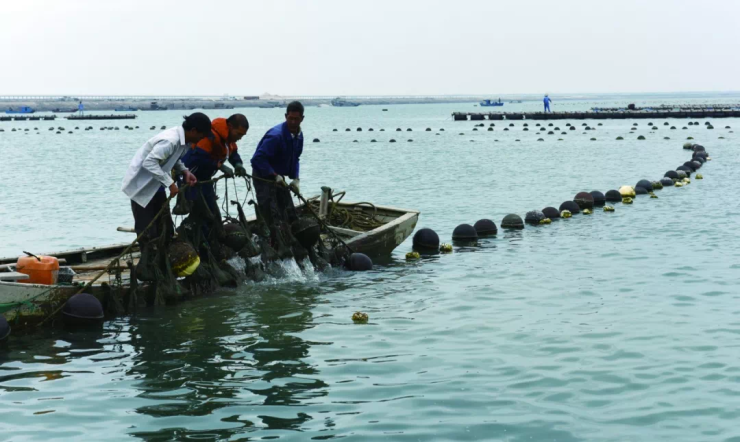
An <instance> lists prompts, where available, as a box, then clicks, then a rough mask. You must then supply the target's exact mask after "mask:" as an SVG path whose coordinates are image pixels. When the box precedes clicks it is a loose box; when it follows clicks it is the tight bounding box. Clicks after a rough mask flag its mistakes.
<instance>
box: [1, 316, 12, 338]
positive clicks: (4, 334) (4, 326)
mask: <svg viewBox="0 0 740 442" xmlns="http://www.w3.org/2000/svg"><path fill="white" fill-rule="evenodd" d="M8 336H10V324H8V320H7V319H5V316H0V342H3V341H5V340H6V339H8Z"/></svg>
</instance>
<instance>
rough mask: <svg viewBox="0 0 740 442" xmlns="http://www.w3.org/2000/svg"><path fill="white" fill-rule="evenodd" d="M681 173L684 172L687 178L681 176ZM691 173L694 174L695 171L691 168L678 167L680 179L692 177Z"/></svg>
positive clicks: (677, 171)
mask: <svg viewBox="0 0 740 442" xmlns="http://www.w3.org/2000/svg"><path fill="white" fill-rule="evenodd" d="M681 172H683V173H684V174H685V175H686V176H681ZM691 172H693V170H691V168H690V167H686V166H678V167H676V173H677V174H678V177H679V178H682V179H683V178H686V177H690V176H691Z"/></svg>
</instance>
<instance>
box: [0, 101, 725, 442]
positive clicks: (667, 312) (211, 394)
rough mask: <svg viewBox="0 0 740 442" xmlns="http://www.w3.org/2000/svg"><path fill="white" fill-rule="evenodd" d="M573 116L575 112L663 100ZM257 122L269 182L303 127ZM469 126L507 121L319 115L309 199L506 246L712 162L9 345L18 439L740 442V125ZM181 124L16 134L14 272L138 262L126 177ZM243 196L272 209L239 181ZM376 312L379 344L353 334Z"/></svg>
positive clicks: (11, 203) (257, 118)
mask: <svg viewBox="0 0 740 442" xmlns="http://www.w3.org/2000/svg"><path fill="white" fill-rule="evenodd" d="M553 98H554V99H555V101H554V102H553V110H569V111H575V110H585V109H588V108H590V107H592V106H600V107H605V106H624V105H626V104H627V103H629V102H635V103H636V104H638V106H639V105H640V104H642V103H646V102H650V103H654V102H655V101H656V100H655V99H651V100H647V99H644V98H641V97H620V98H619V99H615V100H600V101H587V100H573V101H560V102H559V101H558V100H557V97H553ZM727 100H729V101H732V102H734V101H740V99H737V98H735V99H734V100H733V99H731V98H730V99H727ZM661 101H662V102H675V103H684V102H690V101H692V99H688V98H684V97H675V98H672V99H665V100H661ZM693 101H696V102H701V101H704V102H707V101H708V102H717V101H721V99H719V98H716V97H707V98H704V99H701V97H700V98H696V99H693ZM539 107H540V103H523V104H508V103H507V104H506V105H505V106H504V108H503V110H505V111H510V112H511V111H528V110H539ZM384 108H385V109H388V110H387V111H385V112H384V111H383V110H382V109H384ZM497 110H499V109H497ZM241 111H242V112H244V113H245V114H246V115H247V117H248V118H249V120H250V125H251V126H250V130H249V133H248V134H247V136H246V137H245V138H244V139H243V140H242V141H241V142H240V144H239V146H240V147H239V151H240V153H241V154H242V156H243V158H244V159H245V161H248V159H249V158H250V156H251V153H252V152H253V151H254V148H255V146H256V144H257V143H258V141H259V139H260V137H261V136H262V134H263V133H264V132H265V131H266V130H267V129H268V128H269V127H271V126H272V125H274V124H277V123H279V122H280V121H281V120H282V119H283V113H284V111H283V110H282V109H244V110H241ZM453 111H487V109H485V108H483V109H481V108H478V107H475V106H474V104H473V103H462V104H440V105H398V106H390V105H387V106H360V107H357V108H332V107H321V108H307V109H306V118H305V121H304V124H303V130H304V136H305V139H306V143H305V148H304V153H303V156H302V157H301V184H302V185H301V187H302V191H303V192H304V193H305V194H307V195H312V194H317V193H319V191H320V186H322V185H328V186H331V187H332V188H333V189H335V191H342V190H346V191H347V197H346V199H347V200H351V201H370V202H373V203H375V204H380V205H389V206H395V207H400V208H408V209H415V210H420V211H421V215H420V218H419V224H418V225H417V228H420V227H430V228H433V229H434V230H436V231H437V232H438V233H439V235H440V237H441V239H442V241H443V242H450V239H451V238H450V236H451V232H452V230H453V229H454V227H455V226H456V225H458V224H460V223H470V224H472V223H474V222H475V221H476V220H478V219H481V218H490V219H492V220H494V221H495V222H496V224H497V225H498V224H500V221H501V219H502V218H503V216H504V215H506V214H508V213H516V214H519V215H520V216H522V217H523V216H524V214H525V212H526V211H528V210H534V209H537V210H541V209H542V208H544V207H546V206H555V207H558V206H559V205H560V204H561V203H562V202H563V201H566V200H570V199H572V198H573V196H574V195H575V194H576V193H577V192H580V191H591V190H600V191H602V192H606V191H607V190H609V189H618V188H619V187H620V186H622V185H634V184H635V183H636V182H637V181H638V180H640V179H643V178H646V179H650V180H658V179H659V178H661V177H662V176H663V174H664V173H665V172H666V171H667V170H670V169H675V168H676V167H677V166H679V165H681V164H682V163H683V162H684V161H687V160H688V159H689V158H690V156H691V155H690V152H689V151H686V150H683V149H682V144H683V143H684V142H686V139H687V138H688V137H693V138H694V140H693V142H697V143H700V144H702V145H703V146H705V148H706V149H707V151H708V152H709V153H710V156H711V158H712V161H709V162H707V163H706V164H705V165H704V166H703V167H702V168H701V170H700V173H701V174H703V176H704V179H703V180H697V179H695V177H693V178H692V182H691V184H690V185H688V186H685V187H683V188H665V189H663V190H660V191H656V194H657V195H658V197H659V198H658V199H649V198H648V197H647V196H644V197H643V196H640V197H637V198H636V200H635V203H634V204H632V205H622V204H621V203H617V204H615V209H616V210H615V212H614V213H604V212H602V211H600V210H596V211H595V213H594V214H593V215H590V216H584V215H580V214H579V215H574V216H573V218H571V219H567V220H563V219H561V220H557V221H554V222H553V223H552V224H551V225H547V226H538V227H527V228H526V229H524V230H523V231H500V232H499V235H498V236H497V237H495V238H491V239H485V240H482V241H480V243H479V245H478V246H477V247H465V248H456V249H455V251H454V253H452V254H449V255H438V256H433V257H427V258H425V259H422V260H419V261H412V262H407V261H406V260H405V259H404V255H405V254H406V253H407V252H409V251H410V250H411V239H410V238H409V239H408V240H407V241H406V242H404V243H403V244H402V245H401V246H399V247H398V248H397V249H396V250H395V251H394V253H393V255H392V256H390V257H388V258H387V259H384V260H377V261H376V266H375V269H374V270H373V271H370V272H364V273H349V272H346V271H343V270H339V269H333V270H331V271H329V272H325V273H316V272H311V271H302V270H301V267H300V266H298V264H297V263H295V262H286V263H282V264H281V268H280V272H278V273H279V274H280V277H271V278H269V279H268V280H267V281H265V282H263V283H248V284H245V285H244V286H242V287H240V288H239V289H237V290H233V291H224V292H221V293H219V294H217V295H214V296H209V297H204V298H200V299H196V300H191V301H187V302H183V303H181V304H179V305H176V306H168V307H164V308H156V309H154V308H152V309H143V310H141V311H139V312H138V314H137V315H136V316H134V317H120V318H117V319H114V320H110V321H107V322H106V323H105V324H104V327H103V329H102V330H100V331H74V330H72V331H68V330H62V329H57V330H41V331H38V332H35V333H32V334H29V335H25V336H20V335H13V336H11V339H10V342H9V343H8V346H7V348H6V349H4V350H0V415H2V419H0V439H3V440H16V441H21V440H44V441H46V440H83V439H84V440H130V439H131V438H134V439H136V438H138V439H142V440H151V441H155V440H183V439H187V440H257V439H280V440H300V441H302V440H311V439H319V440H320V439H331V438H345V440H381V439H382V440H414V441H416V440H504V441H625V440H644V441H672V442H674V441H732V440H740V426H738V424H737V422H738V419H739V418H740V406H739V405H738V404H740V362H739V360H740V358H739V356H740V350H738V348H739V346H740V307H738V283H740V252H738V250H739V249H740V239H738V233H737V232H738V231H740V226H739V225H738V216H739V215H740V209H738V203H737V195H738V193H739V192H740V184H738V180H737V179H736V177H735V172H733V171H736V168H737V165H738V164H740V162H739V161H738V160H739V159H740V153H739V152H740V151H739V149H738V137H737V134H736V133H734V131H735V130H737V129H739V128H740V121H738V120H736V119H714V120H712V124H713V125H714V130H708V129H707V128H706V126H705V124H704V123H705V121H704V120H695V121H699V123H700V124H699V125H696V126H694V125H691V126H688V122H689V121H690V120H668V122H669V126H664V125H663V123H664V122H665V120H654V121H652V123H654V124H655V125H656V126H657V128H658V129H657V130H653V129H650V128H649V127H648V124H647V123H648V121H646V120H599V121H593V120H590V121H586V123H587V124H588V125H589V126H591V127H593V128H595V130H593V131H585V130H583V126H581V124H582V123H583V122H582V121H554V122H553V124H554V126H553V127H552V128H550V127H548V130H550V129H554V127H555V126H557V127H559V128H560V130H559V131H557V132H556V133H555V134H554V135H547V134H546V132H545V133H542V132H540V131H539V130H537V129H539V127H537V126H535V124H536V123H540V124H545V125H547V124H549V122H537V121H527V122H526V123H528V125H529V127H528V128H529V131H524V130H523V123H525V122H523V121H516V122H513V124H514V126H513V127H509V122H503V121H493V122H490V121H482V122H477V121H476V122H472V121H469V122H455V121H452V120H451V117H450V114H451V113H452V112H453ZM231 112H232V111H214V112H211V111H208V113H209V114H210V115H211V116H212V117H216V116H228V115H229V113H231ZM183 113H184V111H167V112H139V118H138V119H137V120H134V121H130V120H127V121H107V122H102V121H101V122H98V121H87V122H84V121H81V122H74V123H69V122H66V121H64V120H57V121H55V122H44V121H38V122H36V121H34V122H30V121H29V122H0V128H3V129H4V130H5V132H2V133H0V152H2V153H3V163H4V169H3V170H4V174H3V175H4V176H3V179H2V180H0V194H1V195H2V198H1V199H0V201H1V204H0V255H16V254H20V253H21V250H29V251H33V252H38V253H44V252H51V251H58V250H63V249H68V248H75V247H90V246H98V245H104V244H110V243H118V242H126V241H130V240H132V239H133V237H132V235H130V234H125V233H119V232H117V231H116V230H115V229H116V227H118V226H129V227H130V226H131V225H132V223H133V220H132V217H131V213H130V204H129V201H128V200H127V199H126V197H125V196H124V195H123V194H122V193H121V192H120V183H121V179H122V177H123V173H124V171H125V170H126V167H127V165H128V162H129V161H130V159H131V158H132V157H133V155H134V152H135V151H136V149H138V148H139V147H140V146H141V145H142V144H143V143H144V142H145V141H146V140H147V138H149V137H151V136H153V135H154V134H156V133H157V132H158V130H159V128H160V126H162V125H165V126H168V127H170V126H173V125H176V124H179V123H180V121H181V116H182V114H183ZM692 121H694V120H692ZM567 122H570V123H571V124H573V125H575V126H576V128H577V129H578V130H574V131H570V130H566V129H567V127H566V126H565V123H567ZM480 123H483V124H484V127H482V128H480V127H478V128H477V129H478V130H477V131H474V130H473V129H474V128H475V126H476V125H477V124H480ZM491 123H494V124H495V126H494V130H493V131H488V130H487V129H488V127H489V125H490V124H491ZM599 123H601V126H599V125H598V124H599ZM633 123H638V126H637V130H634V131H632V130H630V128H631V127H633ZM124 125H132V126H136V125H138V126H139V128H138V129H134V130H130V131H129V130H124V129H123V126H124ZM152 125H154V126H156V127H157V129H156V130H150V129H149V127H150V126H152ZM52 126H53V127H55V128H56V127H60V126H61V127H64V128H65V129H66V130H65V131H64V132H63V133H60V134H56V130H55V131H49V130H48V128H49V127H52ZM75 126H79V127H80V128H81V129H80V130H76V129H74V128H75ZM87 126H93V127H94V130H91V131H84V130H82V128H84V127H87ZM101 126H106V127H115V126H118V127H119V128H120V129H119V130H118V131H115V130H111V131H108V130H105V131H101V130H100V129H99V128H100V127H101ZM670 126H676V129H675V130H671V129H670ZM684 126H686V127H687V129H682V128H683V127H684ZM725 126H730V129H725ZM13 127H15V128H17V129H18V128H21V129H25V128H29V129H33V128H34V127H38V129H39V130H38V134H37V133H36V131H34V130H30V131H29V132H25V131H22V130H21V131H20V132H19V131H16V132H11V128H13ZM358 127H361V128H362V131H361V132H359V131H357V128H358ZM347 128H349V129H350V131H346V129H347ZM370 128H372V129H373V131H369V129H370ZM397 128H400V129H402V130H401V131H400V132H398V131H396V129H397ZM409 128H411V129H412V131H410V132H409V131H407V129H409ZM427 128H430V129H431V131H426V129H427ZM504 128H508V129H509V130H508V131H505V130H504ZM333 129H337V131H336V132H334V131H333ZM381 129H384V131H381ZM441 129H444V131H442V130H441ZM70 130H72V131H73V132H74V133H73V134H69V133H67V132H69V131H70ZM563 131H564V132H566V134H565V135H561V132H563ZM639 135H643V136H645V137H646V140H645V141H638V140H637V137H638V136H639ZM618 136H622V137H624V140H622V141H617V140H616V138H617V137H618ZM664 137H669V138H670V139H669V140H665V139H664ZM720 137H723V138H724V139H720ZM314 138H318V139H319V140H320V142H317V143H314V142H312V140H313V139H314ZM539 138H542V139H544V141H537V140H538V139H539ZM591 138H596V140H595V141H591ZM373 139H375V140H376V142H374V143H373V142H371V140H373ZM390 139H395V140H396V142H395V143H390V142H389V140H390ZM560 139H562V141H561V140H560ZM355 140H356V142H355ZM408 140H413V141H408ZM220 191H221V192H223V186H222V187H221V189H220ZM237 191H238V193H239V199H244V198H251V196H249V195H248V194H247V193H246V188H245V187H244V183H243V182H242V183H238V187H237ZM231 192H233V188H232V189H231ZM230 197H233V193H231V194H230ZM304 267H305V266H304ZM355 311H363V312H366V313H367V314H368V315H369V318H370V319H369V322H368V323H367V324H354V323H353V322H352V320H351V316H352V313H353V312H355Z"/></svg>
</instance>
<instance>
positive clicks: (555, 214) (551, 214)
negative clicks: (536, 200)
mask: <svg viewBox="0 0 740 442" xmlns="http://www.w3.org/2000/svg"><path fill="white" fill-rule="evenodd" d="M542 213H543V214H544V215H545V218H550V219H556V218H560V211H559V210H558V209H556V208H554V207H545V208H544V209H542Z"/></svg>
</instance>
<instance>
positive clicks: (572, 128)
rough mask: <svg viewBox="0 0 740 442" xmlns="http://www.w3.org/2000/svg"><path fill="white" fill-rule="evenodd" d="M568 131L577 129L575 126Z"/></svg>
mask: <svg viewBox="0 0 740 442" xmlns="http://www.w3.org/2000/svg"><path fill="white" fill-rule="evenodd" d="M568 130H576V127H575V126H571V127H570V129H568Z"/></svg>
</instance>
